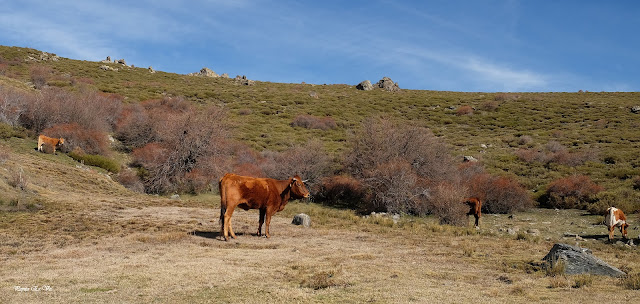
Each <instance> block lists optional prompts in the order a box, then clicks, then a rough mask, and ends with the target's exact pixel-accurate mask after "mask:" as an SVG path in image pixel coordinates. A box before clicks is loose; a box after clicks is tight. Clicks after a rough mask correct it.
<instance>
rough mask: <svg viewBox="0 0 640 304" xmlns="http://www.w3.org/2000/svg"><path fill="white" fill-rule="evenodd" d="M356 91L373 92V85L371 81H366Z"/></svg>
mask: <svg viewBox="0 0 640 304" xmlns="http://www.w3.org/2000/svg"><path fill="white" fill-rule="evenodd" d="M356 89H358V90H362V91H371V90H373V85H372V84H371V81H369V80H365V81H363V82H361V83H359V84H358V85H357V86H356Z"/></svg>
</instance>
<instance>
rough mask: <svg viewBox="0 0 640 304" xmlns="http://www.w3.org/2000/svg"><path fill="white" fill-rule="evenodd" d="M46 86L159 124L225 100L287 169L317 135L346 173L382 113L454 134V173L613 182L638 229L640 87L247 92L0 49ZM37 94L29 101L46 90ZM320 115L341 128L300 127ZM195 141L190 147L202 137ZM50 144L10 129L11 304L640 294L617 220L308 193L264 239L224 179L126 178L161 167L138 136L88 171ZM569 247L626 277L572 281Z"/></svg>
mask: <svg viewBox="0 0 640 304" xmlns="http://www.w3.org/2000/svg"><path fill="white" fill-rule="evenodd" d="M103 65H108V66H111V67H112V68H113V69H116V68H117V69H118V70H117V71H115V70H104V69H101V68H100V67H101V66H103ZM43 75H44V77H42V76H43ZM37 87H40V89H39V88H37ZM47 87H48V88H52V87H53V88H61V89H62V90H60V91H53V93H56V94H58V95H43V96H47V98H49V97H50V98H52V99H55V98H60V99H64V98H68V97H69V96H71V97H74V98H75V97H78V96H80V97H81V98H85V97H87V98H90V99H91V98H92V99H91V100H90V102H95V103H93V104H91V105H94V106H96V107H99V106H101V103H109V102H112V101H114V100H116V101H118V102H119V101H120V100H122V101H123V102H124V103H125V104H126V105H136V104H143V105H145V106H146V107H148V108H149V109H152V110H156V111H157V112H160V114H163V115H165V116H162V115H159V116H155V117H163V118H166V117H167V116H168V117H172V118H173V119H174V120H168V121H169V122H172V123H175V122H176V121H177V122H184V121H183V120H180V119H181V118H182V117H183V116H180V115H182V114H185V113H186V114H185V115H186V116H185V117H186V118H187V120H186V121H187V122H188V121H200V120H201V119H203V117H204V118H209V117H220V116H215V115H218V114H219V113H218V112H215V111H214V112H212V113H210V114H212V115H210V116H199V113H200V112H206V111H210V110H211V109H210V108H207V106H208V105H217V106H219V107H222V108H223V109H224V111H225V115H226V116H225V117H226V119H228V120H229V130H228V132H229V135H230V136H231V137H232V138H233V139H236V140H239V141H240V142H241V143H243V144H246V145H247V146H249V147H250V148H251V149H253V151H259V152H263V154H264V155H266V156H263V157H264V160H262V161H265V160H272V161H275V163H276V164H280V165H282V166H284V163H285V162H286V161H287V160H288V159H287V157H290V156H292V155H290V154H287V153H290V152H292V151H295V149H293V150H292V149H291V147H292V146H293V147H296V145H298V144H304V143H306V142H307V140H308V139H320V143H321V145H320V146H318V145H315V144H313V145H310V146H309V147H311V149H313V150H316V151H313V152H315V154H310V155H312V156H314V157H322V156H327V155H328V156H329V157H328V159H329V161H330V162H331V164H330V165H328V166H329V167H331V168H338V170H337V171H339V168H340V166H341V165H342V161H343V159H344V154H345V153H348V152H349V151H350V149H352V147H351V146H350V145H352V144H353V141H352V138H354V136H357V134H358V130H359V129H360V128H361V127H362V122H363V121H366V120H367V119H368V118H369V117H371V116H375V115H382V116H385V117H389V121H392V122H394V123H395V124H396V126H409V127H407V128H405V129H402V128H400V127H398V130H407V129H408V130H411V129H412V128H415V129H417V128H418V127H427V128H429V129H430V130H432V131H433V133H434V134H435V135H436V136H437V138H436V139H437V140H438V141H431V140H433V139H432V138H431V137H429V136H426V137H417V138H424V139H426V140H429V142H428V144H432V143H433V144H434V145H438V143H439V141H440V140H441V141H443V142H444V144H445V145H446V146H447V147H449V150H447V151H448V152H450V153H452V154H454V158H453V159H454V160H455V161H454V164H453V165H451V166H452V167H453V168H454V169H455V170H458V167H461V166H460V164H461V163H462V156H473V157H475V158H477V159H479V160H480V162H479V164H481V166H482V167H484V168H486V170H487V171H488V172H490V173H492V174H494V175H496V176H500V177H509V178H513V179H516V180H517V181H518V182H519V183H521V184H522V185H523V186H524V189H525V193H526V195H527V196H531V197H532V198H534V199H537V198H539V197H541V196H542V195H543V193H545V191H546V188H547V186H548V185H549V183H550V182H552V181H554V180H557V179H558V178H562V177H566V176H573V175H585V176H588V177H589V178H591V179H592V180H593V181H595V182H596V183H597V184H598V185H600V186H602V188H603V191H602V192H600V193H598V194H597V195H596V196H595V197H591V198H590V199H592V200H593V201H590V202H591V203H593V204H599V206H600V205H603V206H606V205H614V204H615V205H617V206H620V205H622V206H625V211H626V212H627V211H628V212H627V213H628V218H629V223H630V224H631V228H630V230H629V237H630V238H631V239H633V241H634V242H636V245H637V244H638V240H639V236H638V229H637V225H638V224H637V223H639V222H640V218H638V214H637V213H634V211H636V212H637V211H638V210H640V199H639V198H640V194H639V193H640V191H639V190H638V189H637V188H638V186H637V184H640V183H639V182H638V180H639V179H638V177H637V176H638V175H639V173H640V169H639V168H638V166H640V162H638V160H637V151H638V140H639V138H640V136H639V135H640V134H639V133H638V132H637V131H636V130H637V127H638V117H640V116H638V115H640V114H635V113H633V112H632V111H631V108H632V107H633V106H635V105H638V104H640V93H605V92H601V93H591V92H580V93H463V92H436V91H410V90H401V91H399V92H393V93H392V92H386V91H383V90H373V91H358V90H356V89H355V87H354V86H353V85H344V84H341V85H312V84H281V83H269V82H263V81H255V82H254V84H253V85H249V86H247V85H244V84H242V83H241V82H236V81H235V80H233V79H223V78H205V77H198V76H187V75H178V74H171V73H165V72H161V71H157V72H155V73H151V72H150V71H149V70H148V69H146V68H133V67H124V66H122V65H118V64H115V63H99V62H87V61H78V60H72V59H66V58H59V57H56V56H54V55H53V54H46V53H43V52H41V51H38V50H32V49H24V48H15V47H4V46H0V93H6V92H9V91H11V92H18V93H17V94H16V95H11V96H13V97H12V98H17V99H19V98H23V97H24V98H27V97H28V95H23V93H24V94H38V93H39V92H42V91H43V89H42V88H47ZM14 90H15V91H14ZM95 91H97V92H99V94H94V92H95ZM64 92H73V93H76V92H77V93H78V94H79V95H65V93H64ZM87 92H88V93H87ZM82 94H85V95H82ZM5 96H9V95H0V102H1V101H2V99H1V98H4V97H5ZM25 96H26V97H25ZM37 96H40V95H37ZM167 96H176V97H179V96H184V97H185V100H186V101H187V102H188V103H189V105H186V104H185V103H183V102H182V101H181V99H177V101H176V102H175V103H171V104H170V105H169V106H170V107H171V106H175V107H177V108H178V111H175V112H172V111H173V110H171V111H168V114H167V113H163V112H162V111H164V110H166V109H168V107H165V105H163V104H162V103H163V102H165V101H166V100H167V99H166V98H167ZM316 97H317V98H316ZM38 98H40V99H37V98H36V99H33V100H36V101H38V102H42V101H43V100H44V99H45V98H42V97H38ZM71 99H73V98H71ZM150 99H153V100H160V101H149V100H150ZM25 100H30V99H25ZM71 101H74V100H71ZM170 101H171V100H170ZM83 105H87V103H85V104H83ZM191 106H193V109H196V112H195V113H192V112H189V111H190V109H192V108H191ZM465 106H469V107H465ZM154 107H156V108H154ZM158 109H160V110H159V111H158ZM0 110H2V111H5V110H6V109H0ZM27 110H28V109H27ZM54 110H56V109H49V111H50V112H51V113H52V112H53V111H54ZM67 110H68V111H67V112H73V114H74V115H75V114H82V113H81V111H75V110H77V109H67ZM56 111H57V110H56ZM180 111H182V112H180ZM9 112H10V111H9ZM157 112H151V111H150V112H149V113H151V114H154V115H158V113H157ZM0 113H8V112H0ZM51 113H49V112H46V113H45V115H50V114H51ZM129 114H130V113H129ZM151 114H150V115H151ZM178 114H180V115H178ZM51 115H52V114H51ZM102 115H106V114H104V113H102ZM301 115H308V116H301ZM300 117H302V118H300ZM304 119H310V120H311V122H312V123H320V124H323V123H327V124H326V126H329V127H323V128H317V129H314V128H308V127H305V125H304V124H303V123H299V124H296V123H294V122H296V121H299V120H302V122H304ZM332 121H333V122H335V126H334V125H332V124H331V122H332ZM164 123H165V122H164V121H162V122H161V127H164V126H166V129H169V127H170V126H171V124H170V123H166V124H164ZM292 123H293V125H294V126H292ZM212 124H213V123H212V122H207V124H206V125H212ZM132 125H133V124H132ZM196 126H199V125H198V124H196ZM216 126H218V125H216ZM43 128H44V127H43ZM65 128H67V129H68V130H66V131H69V130H71V131H73V132H76V131H77V129H78V128H76V129H74V128H72V127H70V126H65ZM192 130H195V131H197V132H196V135H201V134H202V133H198V132H205V133H206V132H210V129H207V128H205V129H203V130H199V129H197V128H194V129H188V131H190V132H191V131H192ZM215 130H216V131H219V132H220V133H223V131H225V130H223V129H222V128H221V129H215ZM394 130H395V129H394ZM71 131H70V132H71ZM83 131H84V130H83ZM73 134H75V133H73ZM79 134H81V135H85V134H84V133H79ZM179 134H180V135H185V137H180V138H179V139H180V140H185V139H188V138H187V137H186V135H187V132H184V133H182V132H179ZM76 135H77V134H76ZM116 135H117V134H116ZM423 135H424V134H423ZM169 139H171V138H169ZM88 140H89V141H92V140H93V138H92V137H88ZM171 140H173V139H171ZM226 140H227V139H226V138H225V139H224V140H223V141H222V142H223V143H225V144H226V143H229V141H226ZM194 142H197V141H194ZM392 142H393V141H392ZM36 145H37V140H36V134H35V131H34V130H32V129H24V128H22V127H18V126H16V127H11V126H9V125H8V124H6V123H1V124H0V261H1V263H2V265H3V267H1V268H0V302H1V303H5V302H6V303H16V302H21V303H42V302H52V301H53V302H63V303H105V302H117V303H131V302H140V303H148V302H156V303H157V302H161V303H164V302H171V303H212V302H213V303H220V302H224V303H258V302H260V303H263V302H265V300H266V301H267V302H274V303H291V302H298V303H344V302H354V303H361V302H371V303H389V302H400V303H405V302H418V303H424V302H436V301H437V302H442V303H461V302H463V303H467V302H479V303H530V302H532V301H536V302H552V303H556V302H560V301H562V302H567V303H601V302H603V301H609V302H610V301H614V302H633V301H634V300H633V299H635V298H637V289H639V288H640V271H639V270H640V250H638V246H636V245H629V244H625V243H623V242H618V240H620V233H619V231H616V235H615V237H616V240H614V242H608V241H607V240H606V239H607V232H606V228H605V227H604V226H603V225H602V224H601V223H602V216H600V215H594V214H591V213H590V212H588V211H585V210H576V209H567V210H561V209H546V208H533V209H529V210H526V211H517V212H511V213H507V214H485V215H484V216H483V217H482V218H481V220H480V229H473V228H471V227H459V226H450V225H443V224H442V223H441V219H438V218H437V217H436V216H433V215H426V216H416V215H411V214H403V215H402V216H401V217H400V218H399V219H396V220H395V221H394V219H393V218H392V217H390V216H363V215H362V214H358V213H356V212H355V211H354V210H351V209H347V208H336V207H330V206H327V205H325V204H323V202H322V201H317V202H299V201H294V202H290V203H289V205H287V206H286V208H285V210H283V211H282V212H280V213H277V214H276V216H275V217H274V219H273V221H272V224H271V232H272V237H271V238H270V239H266V238H261V237H256V236H255V234H254V233H255V228H256V226H257V221H258V220H257V218H258V212H257V211H255V210H252V211H249V212H245V211H242V210H237V211H236V212H235V213H234V216H233V220H234V222H233V223H234V229H235V230H236V233H237V234H238V238H237V239H235V240H232V241H230V242H224V241H222V240H221V238H220V233H219V227H220V224H219V222H218V218H219V196H218V195H217V194H216V193H215V190H214V191H213V192H211V191H209V190H204V191H200V193H199V194H197V195H195V194H189V193H180V196H179V197H178V198H175V197H174V198H170V195H171V194H173V192H170V193H165V194H167V195H151V194H143V193H140V191H141V190H139V189H138V190H136V191H138V192H136V191H132V190H130V189H127V188H125V187H124V186H123V185H122V184H121V183H119V182H117V180H120V181H121V182H122V178H123V176H126V175H123V174H122V172H129V171H131V172H134V173H132V174H131V175H130V176H129V177H131V176H133V177H135V176H136V174H137V175H144V174H148V172H147V171H145V170H144V168H142V167H137V166H139V165H134V164H132V163H133V162H134V161H132V159H136V156H135V155H134V154H135V152H134V153H130V152H131V151H128V150H127V149H126V148H123V147H122V145H123V143H122V142H119V141H118V140H115V139H114V140H113V141H112V142H110V144H108V145H107V146H106V147H102V148H103V149H105V150H106V152H105V153H104V155H94V156H99V157H98V158H97V159H98V162H97V163H96V164H97V165H98V166H91V165H90V162H89V160H90V159H91V158H78V159H76V158H75V157H77V153H76V154H74V153H64V152H59V153H57V154H56V155H54V154H48V153H40V152H37V151H36V150H35V147H36ZM229 146H231V147H232V148H230V149H232V150H233V149H239V151H240V153H238V152H236V153H238V154H239V155H240V156H237V155H236V156H234V157H244V158H247V159H251V157H257V156H255V155H253V154H251V153H250V152H251V150H242V148H239V146H238V145H236V144H233V145H232V144H229ZM416 147H422V148H425V149H428V148H430V147H429V146H428V145H416ZM98 148H101V147H96V149H98ZM187 148H191V147H190V146H188V147H187ZM193 150H197V149H193ZM138 151H143V152H145V150H144V149H143V150H138ZM150 151H151V152H154V151H153V150H150ZM159 151H166V150H159ZM278 151H284V154H277V152H278ZM429 151H431V150H429ZM146 152H149V150H146ZM155 152H157V151H155ZM186 152H188V154H191V152H192V151H191V150H189V149H187V151H186ZM243 153H244V154H243ZM150 154H151V156H154V155H155V156H158V154H153V153H150ZM256 155H257V154H256ZM214 156H217V155H214ZM267 156H270V157H272V159H268V158H267ZM143 159H144V158H143ZM211 159H213V158H211ZM207 160H210V159H207ZM289 161H290V162H291V163H293V165H296V166H302V165H304V164H303V163H302V162H301V161H300V160H299V159H297V158H294V159H293V160H289ZM265 162H266V161H265ZM104 163H107V164H111V163H115V164H116V165H117V166H116V167H115V169H110V168H111V167H107V166H103V167H105V168H108V169H107V170H105V169H104V168H101V167H99V166H100V165H102V164H104ZM269 164H270V163H267V165H269ZM129 167H131V168H129ZM392 168H396V167H392ZM400 169H402V167H400ZM445 169H447V170H450V168H445ZM476 169H477V168H476ZM108 170H113V171H108ZM118 170H121V171H120V173H116V172H114V171H118ZM477 170H479V169H477ZM194 171H196V170H194ZM400 171H401V170H400ZM309 172H313V168H311V169H310V170H309ZM461 172H471V170H469V171H461ZM188 173H191V172H188ZM315 178H317V179H320V178H321V176H320V177H315ZM179 181H180V180H179ZM502 181H505V180H502ZM507 181H508V180H507ZM124 184H127V183H124ZM507 184H508V183H507ZM127 186H130V185H129V184H127ZM634 187H635V188H634ZM207 189H209V188H207ZM444 189H445V190H447V189H451V188H446V187H445V188H444ZM505 189H512V188H505ZM134 190H135V189H134ZM516 198H518V197H517V196H516ZM453 199H457V197H453ZM458 202H459V201H455V203H458ZM340 207H344V206H340ZM455 210H457V209H455V208H454V211H455ZM594 210H595V209H594ZM298 213H306V214H308V215H310V216H311V218H312V226H311V228H303V227H300V226H294V225H291V218H292V217H293V215H295V214H298ZM558 242H562V243H568V244H572V245H574V244H576V245H579V246H581V247H585V248H589V249H591V250H592V251H593V253H594V255H595V256H597V257H599V258H601V259H603V260H604V261H606V262H607V263H609V264H611V265H613V266H616V267H618V268H620V269H621V270H623V271H625V272H627V273H628V276H626V277H623V278H609V277H595V276H590V275H577V276H568V275H561V274H558V273H557V271H558V270H557V269H556V270H554V269H545V268H544V265H543V263H541V259H542V257H543V256H544V255H546V253H547V252H548V251H549V249H550V248H551V246H552V245H553V244H554V243H558Z"/></svg>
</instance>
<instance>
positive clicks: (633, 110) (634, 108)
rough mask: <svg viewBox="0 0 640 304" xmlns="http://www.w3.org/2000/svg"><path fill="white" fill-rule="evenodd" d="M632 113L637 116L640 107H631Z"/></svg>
mask: <svg viewBox="0 0 640 304" xmlns="http://www.w3.org/2000/svg"><path fill="white" fill-rule="evenodd" d="M631 112H632V113H636V114H638V113H640V106H633V107H631Z"/></svg>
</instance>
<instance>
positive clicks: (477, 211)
mask: <svg viewBox="0 0 640 304" xmlns="http://www.w3.org/2000/svg"><path fill="white" fill-rule="evenodd" d="M463 203H465V204H467V205H469V212H467V221H469V220H468V219H469V215H473V217H475V218H476V223H475V226H476V227H480V216H481V215H482V212H481V210H482V202H481V201H480V199H479V198H477V197H470V198H467V199H466V200H464V202H463Z"/></svg>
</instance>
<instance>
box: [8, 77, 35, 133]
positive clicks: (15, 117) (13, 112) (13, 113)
mask: <svg viewBox="0 0 640 304" xmlns="http://www.w3.org/2000/svg"><path fill="white" fill-rule="evenodd" d="M31 98H32V96H31V95H29V94H28V93H26V92H21V91H18V90H14V89H11V88H6V87H4V86H0V123H5V124H8V125H10V126H12V127H16V126H18V125H19V122H20V116H22V114H23V113H24V112H25V111H26V108H27V102H28V101H29V100H30V99H31Z"/></svg>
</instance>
